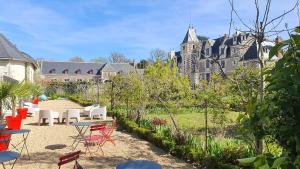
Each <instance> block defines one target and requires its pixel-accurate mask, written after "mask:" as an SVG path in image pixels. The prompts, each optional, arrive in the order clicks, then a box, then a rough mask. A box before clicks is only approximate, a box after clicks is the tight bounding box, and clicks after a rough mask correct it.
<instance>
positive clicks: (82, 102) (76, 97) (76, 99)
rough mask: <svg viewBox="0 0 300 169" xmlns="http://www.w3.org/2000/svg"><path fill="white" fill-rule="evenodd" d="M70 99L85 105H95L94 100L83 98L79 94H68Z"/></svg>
mask: <svg viewBox="0 0 300 169" xmlns="http://www.w3.org/2000/svg"><path fill="white" fill-rule="evenodd" d="M68 99H69V100H71V101H73V102H75V103H78V104H80V105H81V106H84V107H86V106H91V105H93V102H92V101H90V100H83V99H81V98H80V97H79V96H68Z"/></svg>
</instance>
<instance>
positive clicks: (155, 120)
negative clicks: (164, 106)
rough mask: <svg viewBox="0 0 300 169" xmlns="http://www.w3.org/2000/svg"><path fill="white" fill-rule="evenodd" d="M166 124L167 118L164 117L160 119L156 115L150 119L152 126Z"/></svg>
mask: <svg viewBox="0 0 300 169" xmlns="http://www.w3.org/2000/svg"><path fill="white" fill-rule="evenodd" d="M166 124H167V120H165V119H160V118H158V117H154V118H153V119H152V120H151V125H152V126H154V127H155V126H164V125H166Z"/></svg>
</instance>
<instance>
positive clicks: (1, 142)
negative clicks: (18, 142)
mask: <svg viewBox="0 0 300 169" xmlns="http://www.w3.org/2000/svg"><path fill="white" fill-rule="evenodd" d="M4 130H6V129H3V130H2V131H4ZM10 138H11V134H2V133H1V131H0V151H6V150H7V149H8V146H9V142H10Z"/></svg>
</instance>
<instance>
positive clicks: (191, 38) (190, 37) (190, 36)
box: [182, 27, 199, 43]
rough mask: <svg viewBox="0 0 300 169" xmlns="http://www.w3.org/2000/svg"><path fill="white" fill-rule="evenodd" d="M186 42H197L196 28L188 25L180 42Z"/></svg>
mask: <svg viewBox="0 0 300 169" xmlns="http://www.w3.org/2000/svg"><path fill="white" fill-rule="evenodd" d="M187 42H199V39H198V36H197V34H196V30H195V29H194V28H193V27H189V29H188V31H187V32H186V34H185V37H184V39H183V41H182V43H187Z"/></svg>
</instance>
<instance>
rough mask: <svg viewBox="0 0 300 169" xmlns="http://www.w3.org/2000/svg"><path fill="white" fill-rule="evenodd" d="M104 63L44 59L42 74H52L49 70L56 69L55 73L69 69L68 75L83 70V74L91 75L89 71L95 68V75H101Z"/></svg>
mask: <svg viewBox="0 0 300 169" xmlns="http://www.w3.org/2000/svg"><path fill="white" fill-rule="evenodd" d="M104 65H105V64H104V63H91V62H52V61H42V64H41V69H42V71H41V72H42V74H50V73H49V71H50V70H52V69H54V70H55V73H53V74H63V71H64V70H66V69H67V70H68V74H66V75H76V73H75V71H77V70H78V69H80V70H81V73H80V74H81V75H89V74H88V71H90V70H93V75H100V73H101V70H102V68H103V67H104Z"/></svg>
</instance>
